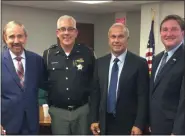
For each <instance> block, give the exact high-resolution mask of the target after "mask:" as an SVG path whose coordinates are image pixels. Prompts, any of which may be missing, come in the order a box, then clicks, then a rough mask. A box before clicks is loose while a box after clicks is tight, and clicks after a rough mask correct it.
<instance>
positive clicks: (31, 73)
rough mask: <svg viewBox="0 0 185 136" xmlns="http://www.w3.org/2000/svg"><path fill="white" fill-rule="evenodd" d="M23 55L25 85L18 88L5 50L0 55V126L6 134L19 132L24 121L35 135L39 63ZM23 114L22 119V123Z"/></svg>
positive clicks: (39, 59) (34, 56)
mask: <svg viewBox="0 0 185 136" xmlns="http://www.w3.org/2000/svg"><path fill="white" fill-rule="evenodd" d="M25 56H26V60H25V82H24V88H22V87H21V85H20V79H19V77H18V75H17V74H16V71H15V67H14V64H13V61H12V58H11V56H10V53H9V50H8V49H4V50H3V52H2V58H1V61H2V62H1V64H2V73H1V74H2V75H1V125H2V126H3V127H4V129H5V130H6V132H7V134H16V133H19V132H20V130H21V129H22V128H21V127H22V123H23V122H24V121H27V122H28V126H29V130H30V134H38V129H39V106H38V88H39V86H40V84H41V81H42V80H43V60H42V57H40V56H39V55H37V54H35V53H33V52H30V51H26V50H25ZM25 115H26V120H23V117H24V116H25ZM24 119H25V118H24Z"/></svg>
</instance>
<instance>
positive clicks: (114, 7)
mask: <svg viewBox="0 0 185 136" xmlns="http://www.w3.org/2000/svg"><path fill="white" fill-rule="evenodd" d="M109 1H111V0H109ZM153 2H159V1H112V2H108V3H102V4H84V3H77V2H72V1H71V0H70V1H8V0H7V1H5V0H4V1H2V4H9V5H16V6H26V7H33V8H42V9H51V10H63V11H73V12H83V13H84V12H85V13H92V14H104V13H113V12H119V11H136V10H140V5H141V4H146V3H153Z"/></svg>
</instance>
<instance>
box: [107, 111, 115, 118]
mask: <svg viewBox="0 0 185 136" xmlns="http://www.w3.org/2000/svg"><path fill="white" fill-rule="evenodd" d="M106 116H107V118H112V119H115V118H116V114H115V113H108V112H107V113H106Z"/></svg>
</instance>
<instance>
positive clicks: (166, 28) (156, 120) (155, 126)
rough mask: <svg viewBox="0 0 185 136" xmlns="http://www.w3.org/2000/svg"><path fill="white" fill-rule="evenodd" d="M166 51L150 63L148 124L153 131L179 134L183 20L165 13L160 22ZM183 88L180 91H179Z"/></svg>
mask: <svg viewBox="0 0 185 136" xmlns="http://www.w3.org/2000/svg"><path fill="white" fill-rule="evenodd" d="M160 35H161V41H162V43H163V44H164V47H165V51H163V52H161V53H159V54H158V55H157V56H156V57H155V59H154V61H153V67H152V75H151V82H150V126H151V134H153V135H157V134H160V135H170V134H175V135H180V134H185V133H184V132H183V131H184V129H185V128H183V127H182V126H183V124H184V121H185V120H184V114H185V113H184V108H185V107H183V106H182V105H184V96H182V95H184V94H183V90H184V89H183V88H181V85H182V80H183V75H184V46H183V42H182V41H183V38H184V20H183V19H182V18H181V17H180V16H178V15H168V16H166V17H165V18H164V20H163V21H162V22H161V25H160ZM180 90H182V91H180Z"/></svg>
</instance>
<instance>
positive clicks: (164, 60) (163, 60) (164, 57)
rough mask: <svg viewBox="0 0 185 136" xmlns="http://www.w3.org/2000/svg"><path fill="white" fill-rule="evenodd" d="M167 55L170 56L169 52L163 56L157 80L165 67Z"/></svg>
mask: <svg viewBox="0 0 185 136" xmlns="http://www.w3.org/2000/svg"><path fill="white" fill-rule="evenodd" d="M167 57H168V52H166V53H164V55H163V57H162V60H161V65H160V67H159V70H158V72H157V75H156V78H155V81H156V79H157V78H158V77H159V76H160V73H161V70H162V69H163V67H164V65H165V64H166V59H167Z"/></svg>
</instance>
